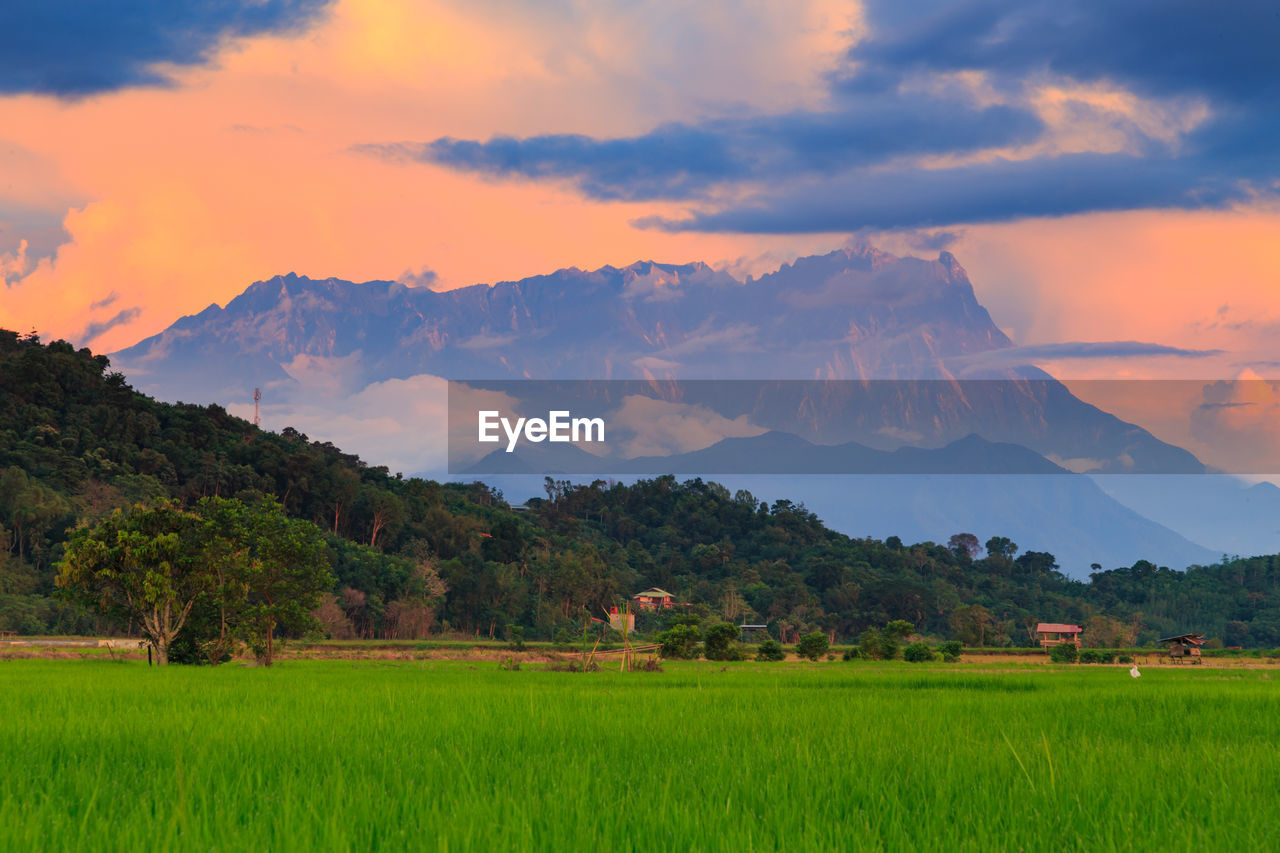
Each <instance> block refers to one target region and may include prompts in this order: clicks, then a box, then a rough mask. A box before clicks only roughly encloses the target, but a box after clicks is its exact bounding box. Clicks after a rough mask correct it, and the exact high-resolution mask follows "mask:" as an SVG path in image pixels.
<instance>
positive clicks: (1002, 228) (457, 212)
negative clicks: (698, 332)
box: [0, 0, 1280, 379]
mask: <svg viewBox="0 0 1280 853" xmlns="http://www.w3.org/2000/svg"><path fill="white" fill-rule="evenodd" d="M1276 43H1280V13H1277V12H1276V11H1275V9H1274V6H1272V5H1270V4H1264V3H1261V2H1240V3H1233V4H1228V5H1227V6H1225V7H1218V6H1214V5H1211V4H1204V3H1198V2H1190V0H1161V1H1160V2H1155V0H1135V2H1129V3H1124V4H1116V3H1108V2H1101V0H1080V2H1075V3H1071V4H1063V3H1053V2H1047V0H955V2H948V3H928V2H920V3H911V4H902V3H895V2H867V3H855V2H830V1H829V0H791V1H790V2H785V3H783V2H777V3H769V2H736V3H731V2H721V0H704V2H700V3H697V4H689V3H684V2H667V1H666V0H537V2H534V0H529V2H518V0H506V2H496V0H421V2H408V0H405V2H397V0H336V2H325V0H284V2H281V0H210V2H207V3H201V4H174V3H171V2H167V0H110V2H101V3H95V4H83V3H78V2H72V0H48V1H47V2H44V3H40V4H4V5H3V6H0V278H2V279H3V288H2V289H0V327H7V328H16V329H18V330H20V331H24V332H25V331H29V330H32V329H35V330H38V331H39V332H40V334H41V335H42V336H43V337H45V338H46V339H49V338H54V337H62V338H66V339H68V340H71V341H72V342H74V343H76V344H77V345H89V346H92V347H93V348H94V349H95V350H97V351H102V352H111V351H114V350H116V349H120V348H123V347H125V346H128V345H130V344H132V343H134V342H136V341H138V340H140V339H141V338H143V337H145V336H147V335H151V334H154V333H157V332H159V331H161V330H163V329H164V328H166V327H167V326H168V325H169V324H171V323H172V322H173V321H174V320H176V319H177V318H179V317H180V316H182V315H184V314H193V313H196V312H198V311H199V310H201V309H202V308H204V307H205V306H207V305H209V304H210V303H215V302H216V303H219V304H225V303H226V302H227V301H228V300H230V299H231V298H233V297H234V296H235V295H237V294H238V293H240V292H241V291H242V290H243V289H244V288H245V287H246V286H247V285H248V284H250V283H251V282H253V281H256V280H261V279H266V278H269V277H271V276H273V275H276V274H281V273H285V272H289V271H295V272H297V273H299V274H305V275H310V276H313V277H319V278H327V277H330V276H336V277H340V278H345V279H351V280H356V281H363V280H369V279H400V280H405V281H407V282H410V283H415V284H418V285H421V286H431V287H436V288H452V287H457V286H463V285H469V284H473V283H476V282H495V281H501V280H507V279H515V278H522V277H525V276H528V275H533V274H538V273H543V272H549V271H551V270H554V269H557V268H561V267H567V266H578V267H582V268H594V267H598V266H601V265H604V264H614V265H623V264H627V263H630V262H632V261H635V260H638V259H655V260H661V261H666V262H671V263H684V262H689V261H694V260H701V261H706V262H708V263H711V264H712V265H714V266H717V267H721V268H724V269H728V270H730V271H732V272H734V273H735V274H738V275H745V274H747V273H753V274H759V273H762V272H766V271H769V270H770V269H773V268H776V267H777V265H778V264H779V263H781V262H783V261H786V260H790V259H793V258H795V257H797V256H799V255H804V254H810V253H813V252H819V251H828V250H831V249H834V248H837V247H839V246H841V245H844V244H845V243H846V242H848V241H856V242H870V243H872V244H875V245H879V246H882V247H883V248H886V249H888V250H890V251H896V252H899V253H910V254H918V255H921V256H936V254H937V252H938V251H939V250H940V249H943V248H945V249H947V250H949V251H951V252H952V253H954V254H955V255H956V257H957V258H958V259H959V261H960V263H961V264H962V265H963V266H964V267H965V268H966V269H967V270H968V272H969V275H970V278H971V279H972V281H973V282H974V286H975V289H976V291H977V293H978V297H979V299H980V300H981V301H982V302H983V304H984V305H986V306H987V308H988V309H989V310H990V312H991V314H992V316H993V318H994V319H995V321H996V323H997V324H998V325H1000V326H1001V328H1003V329H1004V330H1005V331H1006V332H1007V333H1008V334H1009V335H1010V337H1011V338H1012V339H1013V340H1014V341H1015V342H1016V343H1017V344H1019V345H1022V346H1026V347H1043V349H1042V350H1040V351H1039V352H1041V360H1040V362H1039V363H1041V364H1042V365H1043V366H1045V367H1047V368H1048V369H1050V370H1051V372H1053V373H1054V374H1055V375H1058V376H1062V377H1065V378H1069V377H1081V378H1083V377H1099V376H1102V377H1106V376H1125V377H1130V376H1144V377H1145V376H1157V377H1179V378H1203V379H1226V378H1234V377H1238V376H1242V375H1243V376H1263V377H1268V378H1270V377H1277V376H1280V352H1278V351H1277V347H1276V346H1275V345H1274V344H1273V343H1272V341H1273V340H1275V338H1276V335H1275V334H1274V333H1275V332H1276V331H1277V330H1280V310H1277V309H1278V307H1280V300H1278V299H1277V298H1276V295H1277V293H1280V239H1277V236H1278V235H1280V180H1278V179H1280V162H1277V161H1278V160H1280V145H1277V142H1280V111H1277V110H1275V108H1274V104H1275V103H1276V102H1277V96H1280V91H1277V90H1280V52H1277V51H1275V50H1274V45H1275V44H1276ZM1115 342H1137V343H1139V344H1144V345H1157V346H1156V347H1153V346H1133V347H1128V348H1127V349H1126V348H1125V347H1117V346H1112V345H1110V344H1114V343H1115ZM1078 343H1088V344H1108V346H1102V347H1094V348H1093V349H1090V348H1088V347H1079V346H1067V345H1069V344H1078ZM1159 347H1163V348H1168V350H1169V351H1170V352H1177V351H1185V350H1187V349H1195V350H1199V351H1202V352H1204V353H1207V354H1204V355H1201V356H1199V357H1196V358H1188V357H1186V356H1184V355H1178V354H1168V355H1152V353H1153V352H1157V351H1158V348H1159Z"/></svg>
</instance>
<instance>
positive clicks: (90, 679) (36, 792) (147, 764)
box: [0, 659, 1280, 851]
mask: <svg viewBox="0 0 1280 853" xmlns="http://www.w3.org/2000/svg"><path fill="white" fill-rule="evenodd" d="M1277 675H1280V673H1276V672H1274V671H1271V670H1267V669H1215V668H1213V667H1208V666H1206V667H1196V668H1182V669H1173V668H1166V669H1156V668H1152V669H1149V670H1146V671H1145V672H1144V673H1143V676H1142V677H1141V678H1140V679H1133V678H1131V677H1130V676H1129V674H1128V670H1127V668H1124V667H1096V666H1095V667H1081V666H1076V667H1072V666H1060V667H1059V666H1046V665H1023V664H1004V665H967V664H961V665H949V666H948V665H943V664H937V665H930V664H923V665H911V664H904V663H897V664H875V663H843V662H826V663H819V664H794V663H787V664H775V665H769V664H757V663H742V664H730V665H728V666H725V665H722V664H713V663H709V662H689V663H684V664H667V665H666V671H665V672H661V673H639V672H637V673H619V672H616V671H604V672H596V673H573V672H556V671H550V670H546V669H542V668H540V667H535V666H529V665H526V666H525V667H524V668H523V669H522V670H520V671H517V672H509V671H503V670H500V669H499V668H498V666H497V664H496V663H493V662H473V663H467V662H455V661H447V662H442V661H404V662H401V661H288V662H286V663H284V664H283V665H280V666H277V667H275V668H272V669H257V668H248V667H242V666H238V665H235V664H232V665H228V666H224V667H219V668H217V669H203V668H198V669H197V668H183V667H176V666H174V667H167V668H164V669H160V668H148V667H147V666H146V665H145V664H141V663H138V662H136V661H130V662H127V663H115V662H112V661H111V660H38V659H30V660H8V661H0V850H5V851H15V850H130V851H144V850H145V851H151V850H249V849H256V850H271V851H290V850H374V849H395V850H404V849H411V850H412V849H427V850H513V849H514V850H525V849H534V850H556V851H563V850H596V851H630V850H662V851H668V850H733V851H750V850H780V849H786V850H861V849H872V850H875V849H885V850H953V849H971V850H1020V849H1025V850H1028V851H1048V850H1052V851H1066V850H1091V851H1097V850H1121V849H1123V850H1160V851H1172V850H1205V849H1210V850H1260V849H1268V848H1270V849H1274V845H1275V844H1276V843H1277V842H1276V839H1280V679H1277V678H1276V677H1275V676H1277Z"/></svg>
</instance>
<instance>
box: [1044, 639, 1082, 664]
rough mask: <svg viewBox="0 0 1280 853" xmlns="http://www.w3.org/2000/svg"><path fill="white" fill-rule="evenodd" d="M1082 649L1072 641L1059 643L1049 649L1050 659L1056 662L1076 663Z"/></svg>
mask: <svg viewBox="0 0 1280 853" xmlns="http://www.w3.org/2000/svg"><path fill="white" fill-rule="evenodd" d="M1079 654H1080V650H1079V649H1077V648H1076V647H1075V646H1074V645H1072V644H1071V643H1059V644H1058V645H1056V646H1053V647H1052V648H1050V649H1049V660H1051V661H1053V662H1054V663H1075V662H1076V658H1077V657H1079Z"/></svg>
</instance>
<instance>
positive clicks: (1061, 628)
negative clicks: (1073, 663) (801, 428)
mask: <svg viewBox="0 0 1280 853" xmlns="http://www.w3.org/2000/svg"><path fill="white" fill-rule="evenodd" d="M1083 631H1084V629H1083V628H1081V627H1080V626H1079V625H1066V624H1062V623H1059V622H1041V623H1040V624H1039V625H1037V626H1036V633H1037V634H1039V635H1040V648H1042V649H1044V650H1045V651H1046V652H1047V651H1048V650H1049V649H1051V648H1053V647H1054V646H1060V645H1062V644H1063V643H1070V644H1071V645H1073V646H1075V647H1076V648H1077V649H1078V648H1080V634H1081V632H1083Z"/></svg>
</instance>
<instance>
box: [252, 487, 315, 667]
mask: <svg viewBox="0 0 1280 853" xmlns="http://www.w3.org/2000/svg"><path fill="white" fill-rule="evenodd" d="M244 533H245V544H246V545H248V550H247V553H246V560H245V561H244V563H243V564H242V566H241V571H242V574H241V576H240V577H241V583H242V584H243V589H244V600H243V602H242V603H241V604H240V605H239V610H240V613H239V617H238V619H237V621H238V622H239V623H240V626H241V632H242V636H243V637H244V639H245V641H246V642H247V643H248V644H249V648H251V649H252V650H253V652H254V655H255V656H256V657H257V658H258V660H259V661H261V662H262V663H263V664H265V665H266V666H271V663H272V661H273V660H274V657H275V635H276V631H277V630H280V629H284V630H287V631H291V632H294V633H301V632H303V631H305V630H306V629H308V628H310V627H312V626H313V625H314V624H315V620H314V619H312V617H311V611H312V610H314V609H315V608H317V607H318V606H319V605H320V600H321V595H322V593H324V592H326V591H328V590H330V589H332V588H333V584H334V577H333V574H332V573H331V572H330V565H329V557H328V552H327V550H326V548H325V543H324V537H323V534H322V533H321V531H320V529H319V528H318V527H316V526H315V525H314V524H312V523H311V522H309V521H302V520H300V519H296V518H289V517H288V516H286V515H285V514H284V507H282V506H281V505H280V504H279V503H278V502H276V501H275V500H272V499H270V498H268V499H266V500H264V501H263V502H262V503H261V504H259V505H258V506H256V507H253V508H252V509H251V511H250V512H249V513H248V516H247V524H246V526H245V529H244Z"/></svg>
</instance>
